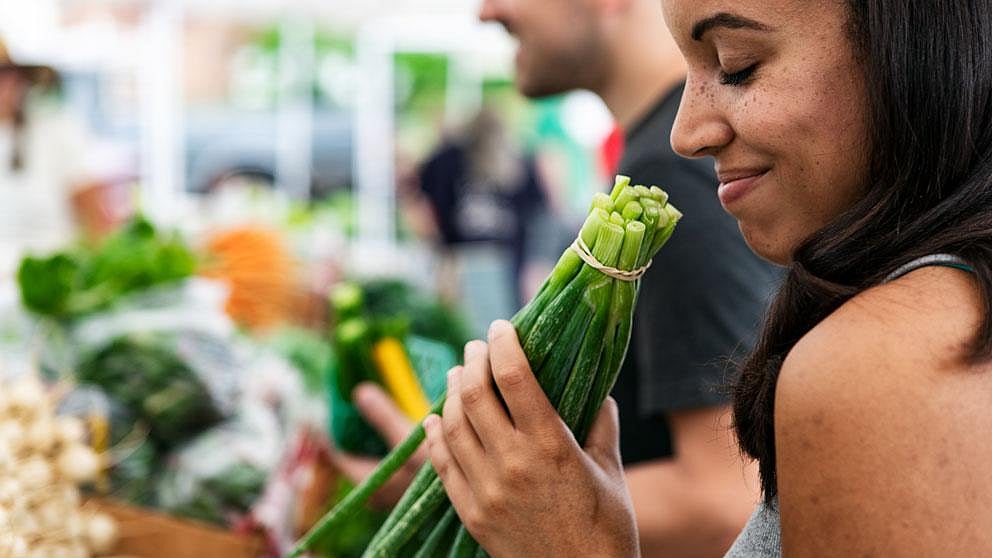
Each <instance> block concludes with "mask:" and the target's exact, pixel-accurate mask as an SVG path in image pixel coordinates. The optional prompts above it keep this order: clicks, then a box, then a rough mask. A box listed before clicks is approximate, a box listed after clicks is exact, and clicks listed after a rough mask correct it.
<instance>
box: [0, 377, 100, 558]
mask: <svg viewBox="0 0 992 558" xmlns="http://www.w3.org/2000/svg"><path fill="white" fill-rule="evenodd" d="M85 436H86V429H85V427H84V424H83V422H82V421H80V420H79V419H77V418H75V417H71V416H55V413H54V404H53V401H52V400H51V398H50V396H49V395H48V393H46V391H45V388H44V387H43V386H42V384H41V382H40V381H38V380H37V379H36V378H34V377H33V376H22V377H19V378H17V379H15V380H10V381H4V382H2V383H0V557H12V558H13V557H21V556H32V557H33V556H39V557H41V556H45V557H49V556H66V557H72V558H75V557H87V556H93V555H100V554H105V553H107V552H109V551H110V550H111V547H112V546H113V544H114V541H115V539H116V537H117V529H118V527H117V525H116V524H115V523H114V521H113V520H112V519H110V518H109V517H108V516H106V515H103V514H100V513H91V512H87V511H85V510H84V508H83V506H82V504H81V496H80V492H79V485H80V484H83V483H90V482H93V481H94V480H96V479H97V475H98V474H99V473H100V471H101V470H102V469H103V465H104V464H103V460H102V458H101V456H99V455H97V454H96V453H95V452H94V451H93V450H92V449H90V447H89V446H87V445H86V444H85Z"/></svg>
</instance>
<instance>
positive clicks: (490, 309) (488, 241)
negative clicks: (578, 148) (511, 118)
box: [419, 107, 547, 332]
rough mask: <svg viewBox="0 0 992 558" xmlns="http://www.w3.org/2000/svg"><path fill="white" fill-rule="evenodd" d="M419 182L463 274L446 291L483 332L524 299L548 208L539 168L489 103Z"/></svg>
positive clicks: (444, 242) (457, 269)
mask: <svg viewBox="0 0 992 558" xmlns="http://www.w3.org/2000/svg"><path fill="white" fill-rule="evenodd" d="M419 184H420V189H421V191H422V192H423V194H424V196H425V197H426V199H427V201H428V202H429V205H430V207H431V209H432V212H431V213H432V214H433V216H434V220H435V222H436V230H437V232H438V236H439V240H440V243H441V246H442V248H443V250H444V252H445V254H446V256H447V257H448V258H449V260H450V261H452V263H453V266H452V267H453V269H451V270H450V273H448V274H447V275H454V276H456V277H458V281H457V283H456V284H455V285H453V286H452V288H451V289H448V290H453V291H454V292H456V293H458V295H457V298H458V301H459V302H460V303H461V305H462V306H463V307H466V311H468V312H469V314H470V315H472V317H473V321H474V322H476V324H477V325H478V326H479V331H480V332H482V331H485V328H486V327H487V326H488V323H489V322H490V321H492V319H495V318H497V317H499V316H506V315H509V314H512V313H513V312H515V311H516V309H517V308H518V307H519V306H520V305H521V304H522V303H523V302H524V301H523V296H524V295H523V293H522V278H523V276H524V268H525V265H526V262H527V252H526V248H527V246H528V245H529V240H530V239H529V233H530V226H531V224H533V223H535V222H536V221H538V220H539V218H540V217H541V216H542V215H543V214H544V213H545V212H546V207H547V201H546V197H545V195H544V191H543V189H542V185H541V181H540V178H539V176H538V171H537V167H536V165H535V163H534V161H533V159H532V158H530V157H528V156H526V155H525V154H524V152H523V151H522V149H521V148H520V147H519V146H518V145H517V144H516V142H515V141H514V140H513V138H512V137H510V132H509V130H508V129H507V126H506V124H505V123H504V122H503V121H502V119H501V118H500V116H499V115H498V114H497V112H496V111H495V110H493V109H492V108H490V107H484V108H483V109H482V110H480V111H479V112H478V114H476V115H475V117H473V118H472V120H471V121H470V122H469V123H468V125H467V126H466V127H465V128H464V130H462V131H461V133H459V134H456V135H454V136H453V137H451V138H450V139H448V140H447V141H444V142H443V143H442V144H441V145H440V147H438V149H437V150H436V151H435V152H434V153H433V154H432V155H431V156H430V157H429V158H428V159H427V161H425V162H424V164H423V165H422V166H421V168H420V170H419ZM441 275H442V276H444V275H446V273H442V274H441ZM442 290H444V289H442Z"/></svg>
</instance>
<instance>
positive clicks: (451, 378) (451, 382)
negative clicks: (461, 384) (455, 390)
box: [448, 366, 461, 391]
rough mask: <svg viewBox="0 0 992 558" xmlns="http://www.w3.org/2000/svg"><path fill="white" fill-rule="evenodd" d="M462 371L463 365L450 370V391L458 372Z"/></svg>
mask: <svg viewBox="0 0 992 558" xmlns="http://www.w3.org/2000/svg"><path fill="white" fill-rule="evenodd" d="M460 372H461V367H460V366H456V367H454V368H452V369H451V370H448V391H451V389H452V385H453V384H454V383H455V380H456V379H457V376H458V374H459V373H460Z"/></svg>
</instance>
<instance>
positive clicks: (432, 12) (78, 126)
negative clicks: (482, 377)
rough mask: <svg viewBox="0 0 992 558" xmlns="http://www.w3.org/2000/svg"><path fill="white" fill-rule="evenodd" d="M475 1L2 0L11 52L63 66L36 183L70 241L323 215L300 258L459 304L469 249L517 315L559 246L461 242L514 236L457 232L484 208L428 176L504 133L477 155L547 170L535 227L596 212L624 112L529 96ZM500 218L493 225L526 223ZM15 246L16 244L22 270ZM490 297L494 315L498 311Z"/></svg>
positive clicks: (466, 297) (47, 101) (506, 42)
mask: <svg viewBox="0 0 992 558" xmlns="http://www.w3.org/2000/svg"><path fill="white" fill-rule="evenodd" d="M475 4H476V3H475V2H471V1H469V2H466V1H460V0H458V1H456V0H429V1H418V2H413V1H407V2H403V1H385V0H380V1H367V2H347V3H337V2H322V1H317V0H314V1H309V0H308V1H300V0H297V1H290V2H277V1H262V0H250V1H238V2H235V1H214V2H191V1H190V2H187V1H180V0H171V1H164V0H163V1H152V0H39V1H33V2H30V3H27V2H18V1H14V0H4V1H3V2H2V3H0V39H2V40H3V41H4V44H5V45H6V48H7V51H8V52H9V59H10V60H13V61H15V62H16V63H17V64H22V65H28V64H30V65H39V66H45V67H47V68H50V69H51V70H52V71H53V72H54V73H55V74H56V75H57V82H54V83H49V84H38V83H32V84H31V85H30V86H29V87H30V89H31V90H30V91H29V92H28V93H27V98H26V99H25V100H24V101H23V103H24V104H25V105H27V106H26V107H25V110H26V111H28V112H43V113H44V114H43V115H39V116H38V118H33V117H32V118H30V119H29V121H33V120H44V122H40V123H38V124H37V126H34V125H32V126H30V127H31V128H33V127H45V126H47V127H49V128H51V127H52V126H53V125H54V124H52V123H50V122H48V121H51V120H56V119H57V120H59V122H58V124H57V127H58V128H59V132H58V133H59V135H62V136H66V137H49V138H48V139H47V140H46V141H41V142H39V145H38V149H39V150H43V151H47V152H48V154H47V155H45V156H42V155H39V156H38V157H37V159H38V163H37V166H38V167H42V168H38V169H34V168H30V169H27V170H28V171H30V172H28V173H26V174H27V175H29V177H28V178H26V180H27V181H30V180H31V178H30V176H35V175H37V176H39V180H42V178H40V177H42V176H43V175H44V176H45V177H46V178H44V179H45V180H49V181H51V180H52V179H51V178H50V177H52V176H54V175H56V174H58V175H59V176H58V178H59V179H60V180H61V181H62V182H65V183H64V184H60V185H58V187H61V188H63V189H64V191H65V192H66V195H68V196H69V198H70V201H71V203H72V204H73V206H74V210H73V212H72V214H65V215H63V219H61V220H66V219H67V218H71V219H74V221H75V225H77V227H76V228H75V229H74V232H79V231H80V230H82V231H86V232H89V233H93V234H105V233H106V232H108V231H109V230H110V229H112V228H113V226H114V225H116V224H119V223H121V222H123V221H125V220H126V219H127V218H128V217H129V216H130V215H132V214H133V213H134V212H136V211H140V212H141V213H143V214H144V215H145V216H147V217H148V218H149V219H150V220H152V221H153V222H155V223H156V224H161V225H165V226H168V227H178V228H180V229H181V230H183V231H184V232H186V233H188V234H197V233H199V232H201V231H202V230H203V229H204V228H206V227H208V226H211V225H215V224H217V223H218V222H219V221H238V220H245V219H259V220H264V221H267V222H271V223H274V224H279V225H287V224H290V225H300V224H301V223H300V221H307V222H308V224H311V225H313V226H311V227H309V228H308V230H307V234H306V235H302V234H301V235H300V236H302V237H303V238H298V239H297V240H298V241H297V242H296V244H295V245H294V250H296V251H298V252H303V253H301V254H299V255H300V256H302V257H303V258H304V259H306V260H311V261H312V260H322V259H327V258H331V259H333V260H335V261H334V263H336V264H339V265H343V266H344V267H345V269H344V270H343V271H345V272H346V273H351V272H354V273H358V274H373V275H384V274H385V275H395V276H401V277H405V278H408V279H409V280H411V281H413V282H415V283H418V284H421V285H423V286H425V287H430V288H438V289H440V292H442V293H444V294H445V295H448V296H451V297H455V298H460V299H461V300H463V301H471V300H473V299H477V298H478V297H475V296H472V293H460V291H461V290H465V289H467V288H468V286H463V287H465V288H464V289H463V288H460V287H458V286H457V284H458V279H461V278H462V277H461V276H462V275H463V274H464V273H468V271H466V270H465V269H464V267H465V266H464V265H463V264H464V263H465V262H473V263H474V262H476V261H478V264H479V265H477V266H476V265H472V266H468V267H473V268H485V269H487V270H488V271H487V273H491V274H493V275H496V272H497V269H496V268H501V267H506V268H507V269H506V270H504V272H505V273H510V274H511V275H512V276H513V279H514V283H513V284H512V285H509V287H507V286H506V285H503V284H502V283H499V284H498V287H499V289H500V290H506V291H507V292H505V293H502V294H501V296H494V297H490V298H491V300H489V301H488V303H490V304H491V305H497V304H503V305H504V307H503V308H500V311H499V312H497V313H496V314H497V315H506V313H507V309H508V308H507V307H505V305H506V304H509V305H511V306H512V304H513V303H516V302H517V301H519V298H520V296H521V295H522V294H526V292H527V289H528V288H532V284H533V283H534V282H535V280H534V279H533V277H536V276H539V275H541V274H540V273H537V272H533V271H532V264H533V267H534V268H538V269H547V260H548V259H549V258H553V257H555V256H556V255H557V254H558V253H560V251H559V248H560V247H559V246H558V245H557V243H556V242H551V244H553V245H552V246H544V245H542V243H541V242H537V240H538V239H540V240H542V241H544V240H547V239H548V238H549V236H548V235H547V234H530V235H529V236H530V237H531V240H533V241H534V242H532V243H530V244H527V245H524V246H521V247H520V252H521V253H519V254H513V255H511V261H510V263H509V264H508V265H506V266H505V265H503V262H501V261H499V259H500V258H498V257H496V255H494V254H490V253H488V252H487V251H486V250H485V249H482V248H479V247H476V248H477V249H464V250H463V249H458V248H459V247H458V245H460V244H464V243H466V242H471V241H483V240H486V241H489V240H504V239H501V238H497V237H498V236H499V234H497V233H495V232H493V231H483V230H479V231H462V230H460V225H459V222H458V221H459V216H458V215H454V214H451V213H457V212H458V211H468V212H473V211H475V212H479V211H482V212H485V211H486V209H480V208H481V207H484V206H487V203H486V200H482V201H481V202H480V203H479V204H476V205H475V206H473V207H468V208H462V207H454V206H453V205H452V204H451V203H449V202H446V201H445V199H444V198H446V196H445V194H444V192H440V191H439V190H443V189H444V186H441V185H439V184H437V183H436V182H437V181H438V180H440V179H439V178H437V177H431V178H426V177H425V176H423V173H422V172H421V171H422V170H423V168H424V166H425V165H426V163H427V162H429V161H430V157H431V155H432V154H435V153H436V152H437V150H438V149H439V147H444V146H445V145H446V142H449V143H450V142H454V141H460V140H461V139H463V138H465V137H467V136H468V135H471V134H475V135H476V136H482V135H485V136H490V137H486V138H482V137H478V138H477V142H476V143H477V144H481V143H486V142H489V143H493V142H502V143H504V144H505V145H503V146H502V147H497V148H492V147H488V148H484V149H490V150H491V151H492V153H486V154H480V155H478V156H479V157H486V158H489V159H493V158H498V157H500V156H501V155H499V154H497V153H498V152H500V151H501V149H502V150H510V152H511V154H510V156H517V155H514V154H513V151H515V152H516V153H517V154H518V155H519V157H520V158H522V159H523V160H524V163H522V164H524V165H531V164H533V165H534V172H535V173H536V174H535V177H534V180H533V182H534V184H533V185H531V186H528V188H529V187H535V188H536V191H534V192H529V193H528V195H530V196H531V197H530V198H528V201H527V203H526V204H527V205H528V206H531V207H532V209H533V210H534V211H536V212H539V213H538V214H536V215H540V217H539V218H536V219H535V220H537V221H541V222H540V223H536V222H535V223H528V225H529V226H535V227H536V226H538V225H540V226H546V227H547V228H546V229H542V230H541V232H542V233H545V232H547V231H554V230H558V228H559V226H560V225H561V224H562V223H564V224H565V230H566V231H569V230H574V227H573V226H572V225H573V223H572V221H574V220H575V219H577V218H580V217H581V216H582V215H583V214H584V213H585V208H584V207H579V206H577V205H576V204H579V205H581V204H584V203H585V200H587V199H588V195H589V193H590V192H592V191H593V190H595V189H601V188H602V185H603V184H604V182H605V179H604V177H605V176H606V175H608V174H609V172H610V170H611V169H608V168H605V167H606V166H609V163H608V162H605V163H604V162H602V161H601V158H600V157H599V156H598V151H599V150H600V147H601V145H602V143H603V142H604V140H605V139H606V138H607V136H608V135H609V133H610V132H611V130H612V123H611V120H610V117H609V114H608V113H607V112H606V110H605V108H604V107H602V105H601V104H600V102H599V100H598V99H597V98H595V97H594V96H592V95H591V94H582V93H577V94H572V95H569V96H565V97H562V98H557V99H552V100H545V101H541V102H528V101H525V100H523V99H522V98H521V97H519V96H518V95H517V94H516V93H515V92H514V89H513V86H512V81H511V80H512V55H513V44H512V42H511V39H510V38H509V37H508V36H506V35H505V33H504V32H503V31H502V29H500V28H498V27H497V26H486V25H482V24H479V23H478V22H477V21H476V18H475V9H476V6H475ZM39 105H46V106H45V107H44V108H41V107H40V106H39ZM480 115H481V118H477V117H479V116H480ZM473 125H474V126H473ZM69 136H71V137H69ZM480 149H483V148H480ZM504 155H506V154H504ZM597 163H599V164H597ZM444 164H445V163H443V162H442V166H444ZM493 166H496V167H498V166H500V165H499V164H495V165H493ZM52 167H58V168H57V169H53V168H52ZM449 167H450V165H449ZM438 172H440V173H442V174H446V173H447V174H450V173H452V172H455V171H454V170H452V169H451V168H442V169H440V170H439V171H438ZM525 172H530V169H525ZM425 178H426V180H425ZM425 182H426V183H425ZM48 187H51V186H48ZM3 195H4V196H5V197H8V196H9V197H17V196H18V195H19V193H18V192H17V191H15V190H10V189H4V190H3ZM448 197H449V198H450V196H448ZM480 197H483V198H484V197H485V196H480ZM488 209H492V204H489V206H488ZM491 213H492V214H490V215H488V218H490V219H494V220H495V221H493V223H492V226H491V228H492V227H498V228H510V229H512V228H513V226H512V225H511V224H508V223H507V222H506V221H505V217H506V216H502V215H498V213H499V212H498V211H496V212H491ZM478 217H479V216H478V215H475V216H474V217H473V218H466V217H464V216H462V217H461V220H462V221H472V222H475V223H476V225H477V224H478V221H479V220H480V219H478ZM21 218H22V219H23V218H25V215H24V214H23V213H22V214H21ZM58 220H59V219H54V218H53V219H52V220H51V222H50V223H48V222H46V223H44V225H45V226H46V227H48V226H49V225H50V227H49V228H52V235H51V237H52V238H49V239H44V241H43V240H42V239H38V243H39V244H40V245H41V246H40V247H46V246H44V244H46V243H47V244H49V245H50V244H51V243H52V242H56V241H57V240H62V241H65V240H68V238H66V237H65V235H66V234H67V233H68V232H69V231H73V229H70V228H68V225H66V224H65V223H57V222H56V221H58ZM30 221H32V223H31V225H30V226H31V228H37V227H38V226H39V225H41V224H42V223H39V222H37V221H35V220H34V219H30ZM318 222H319V225H318V224H317V223H318ZM55 228H58V231H57V232H58V236H59V238H58V239H56V238H55V232H56V231H55ZM297 228H299V227H297ZM296 232H299V231H296ZM527 232H534V231H527ZM522 234H523V233H522ZM20 236H26V235H25V234H21V235H20ZM38 236H41V235H40V233H39V235H38ZM566 236H567V235H566ZM473 243H475V242H473ZM22 244H23V242H22ZM27 244H28V245H29V246H31V245H32V243H31V242H27ZM438 248H442V250H438ZM13 250H14V249H13V248H8V250H7V251H8V252H11V253H12V251H13ZM19 255H20V254H18V256H19ZM444 255H447V256H451V257H450V258H447V260H450V261H446V259H445V258H443V257H442V256H444ZM16 259H17V256H14V255H8V256H7V257H6V260H7V263H6V265H5V266H4V267H5V268H6V269H7V270H8V272H9V270H10V269H11V268H12V267H13V265H14V264H13V263H12V262H14V261H16ZM490 260H492V261H490ZM323 263H325V264H326V263H329V262H326V261H325V262H323ZM446 264H450V265H446ZM489 267H492V268H493V269H489ZM518 280H519V281H518ZM528 280H529V284H528V283H527V282H528ZM471 282H472V281H469V283H471ZM520 282H522V284H518V283H520ZM504 300H505V302H504ZM472 310H473V311H475V310H476V309H472ZM477 310H478V313H480V315H479V319H478V320H477V321H478V322H479V323H483V322H487V320H488V319H490V318H491V317H492V312H493V310H492V309H485V308H479V309H477ZM510 310H512V309H510Z"/></svg>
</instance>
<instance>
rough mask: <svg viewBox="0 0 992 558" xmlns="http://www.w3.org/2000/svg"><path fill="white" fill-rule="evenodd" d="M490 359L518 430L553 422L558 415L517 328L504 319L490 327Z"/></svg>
mask: <svg viewBox="0 0 992 558" xmlns="http://www.w3.org/2000/svg"><path fill="white" fill-rule="evenodd" d="M489 362H490V364H491V366H492V370H493V378H494V379H495V380H496V386H497V387H498V388H499V391H500V393H501V394H502V395H503V401H505V402H506V406H507V408H508V409H509V410H510V418H511V419H513V424H514V426H516V428H517V429H519V430H522V431H525V432H539V431H543V430H546V429H547V427H548V426H550V425H554V424H555V423H554V422H553V421H555V420H556V419H557V417H558V415H557V413H556V412H555V409H554V407H552V406H551V402H550V401H548V397H547V396H546V395H545V394H544V390H542V389H541V385H540V384H538V383H537V378H535V377H534V373H533V372H532V371H531V369H530V364H529V363H528V362H527V357H526V356H524V351H523V349H522V348H521V347H520V341H519V340H518V339H517V332H516V330H515V329H513V325H512V324H510V322H508V321H506V320H497V321H495V322H493V324H492V326H490V328H489Z"/></svg>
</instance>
